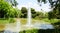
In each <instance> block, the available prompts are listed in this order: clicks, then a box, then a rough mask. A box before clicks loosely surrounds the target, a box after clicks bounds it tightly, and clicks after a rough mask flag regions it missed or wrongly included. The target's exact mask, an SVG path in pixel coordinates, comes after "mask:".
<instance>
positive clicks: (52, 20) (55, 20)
mask: <svg viewBox="0 0 60 33" xmlns="http://www.w3.org/2000/svg"><path fill="white" fill-rule="evenodd" d="M42 20H43V21H45V22H49V23H56V22H58V21H59V20H58V19H51V20H49V19H48V18H45V19H42Z"/></svg>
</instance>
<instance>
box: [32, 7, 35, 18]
mask: <svg viewBox="0 0 60 33" xmlns="http://www.w3.org/2000/svg"><path fill="white" fill-rule="evenodd" d="M31 14H32V18H35V17H36V11H35V9H33V8H31Z"/></svg>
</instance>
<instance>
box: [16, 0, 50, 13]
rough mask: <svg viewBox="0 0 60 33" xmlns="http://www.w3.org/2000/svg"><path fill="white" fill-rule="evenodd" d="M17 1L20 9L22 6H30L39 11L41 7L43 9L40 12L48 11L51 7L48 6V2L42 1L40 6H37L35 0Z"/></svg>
mask: <svg viewBox="0 0 60 33" xmlns="http://www.w3.org/2000/svg"><path fill="white" fill-rule="evenodd" d="M17 2H18V6H17V7H18V8H19V9H21V8H22V7H26V8H28V7H29V6H30V7H31V8H34V9H35V10H36V11H41V9H43V10H44V11H42V12H48V11H50V10H51V9H49V8H50V6H49V3H47V4H43V3H42V6H39V4H38V2H37V0H17Z"/></svg>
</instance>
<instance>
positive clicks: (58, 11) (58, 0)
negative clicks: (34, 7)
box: [37, 0, 60, 19]
mask: <svg viewBox="0 0 60 33" xmlns="http://www.w3.org/2000/svg"><path fill="white" fill-rule="evenodd" d="M37 1H38V2H39V3H40V4H41V3H42V2H44V3H45V4H46V3H47V0H37ZM48 2H49V3H50V6H51V8H53V10H52V11H53V12H52V13H53V14H54V15H55V16H56V18H58V19H60V0H48ZM49 13H51V12H49Z"/></svg>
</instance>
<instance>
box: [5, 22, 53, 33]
mask: <svg viewBox="0 0 60 33" xmlns="http://www.w3.org/2000/svg"><path fill="white" fill-rule="evenodd" d="M31 25H32V27H27V26H26V25H20V28H19V29H20V31H21V30H27V29H29V28H32V29H33V28H37V29H54V26H53V25H51V24H48V23H42V22H41V23H38V22H37V23H34V24H31ZM12 30H13V31H12ZM14 30H15V25H14V24H8V26H7V27H6V29H5V31H4V33H19V32H17V31H14Z"/></svg>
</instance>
